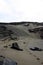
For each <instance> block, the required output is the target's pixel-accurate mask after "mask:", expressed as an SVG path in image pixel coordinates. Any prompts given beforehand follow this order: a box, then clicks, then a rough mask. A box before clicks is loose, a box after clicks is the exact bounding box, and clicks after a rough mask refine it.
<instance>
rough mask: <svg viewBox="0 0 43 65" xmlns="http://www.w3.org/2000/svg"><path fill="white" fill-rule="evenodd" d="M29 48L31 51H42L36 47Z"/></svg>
mask: <svg viewBox="0 0 43 65" xmlns="http://www.w3.org/2000/svg"><path fill="white" fill-rule="evenodd" d="M30 50H32V51H43V49H40V48H38V47H34V48H30Z"/></svg>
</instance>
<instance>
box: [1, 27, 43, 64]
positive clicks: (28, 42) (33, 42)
mask: <svg viewBox="0 0 43 65" xmlns="http://www.w3.org/2000/svg"><path fill="white" fill-rule="evenodd" d="M8 28H9V29H12V30H13V31H14V30H15V32H16V33H15V34H16V36H18V38H19V39H18V40H9V39H7V40H5V41H0V55H3V56H5V57H6V58H10V59H12V60H14V61H16V62H17V63H18V65H43V51H41V52H40V51H31V50H30V49H29V48H30V47H34V46H39V47H40V48H43V40H41V39H37V38H35V36H33V37H34V38H32V37H31V35H29V34H28V32H27V31H26V30H27V29H26V30H25V27H24V29H22V28H23V27H22V26H21V29H20V26H17V27H16V28H15V26H13V27H12V26H8ZM13 42H17V43H18V45H19V46H20V48H22V49H23V51H18V50H14V49H11V48H10V46H9V44H10V45H12V43H13ZM24 42H25V44H24ZM6 45H7V46H8V48H4V46H6ZM37 58H39V59H37Z"/></svg>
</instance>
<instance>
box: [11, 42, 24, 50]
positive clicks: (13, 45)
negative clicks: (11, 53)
mask: <svg viewBox="0 0 43 65" xmlns="http://www.w3.org/2000/svg"><path fill="white" fill-rule="evenodd" d="M11 48H12V49H16V50H19V51H23V49H20V48H19V45H18V44H17V43H16V42H15V43H12V46H11Z"/></svg>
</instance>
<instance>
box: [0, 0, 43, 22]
mask: <svg viewBox="0 0 43 65" xmlns="http://www.w3.org/2000/svg"><path fill="white" fill-rule="evenodd" d="M17 21H18V22H20V21H31V22H43V0H0V22H17Z"/></svg>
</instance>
